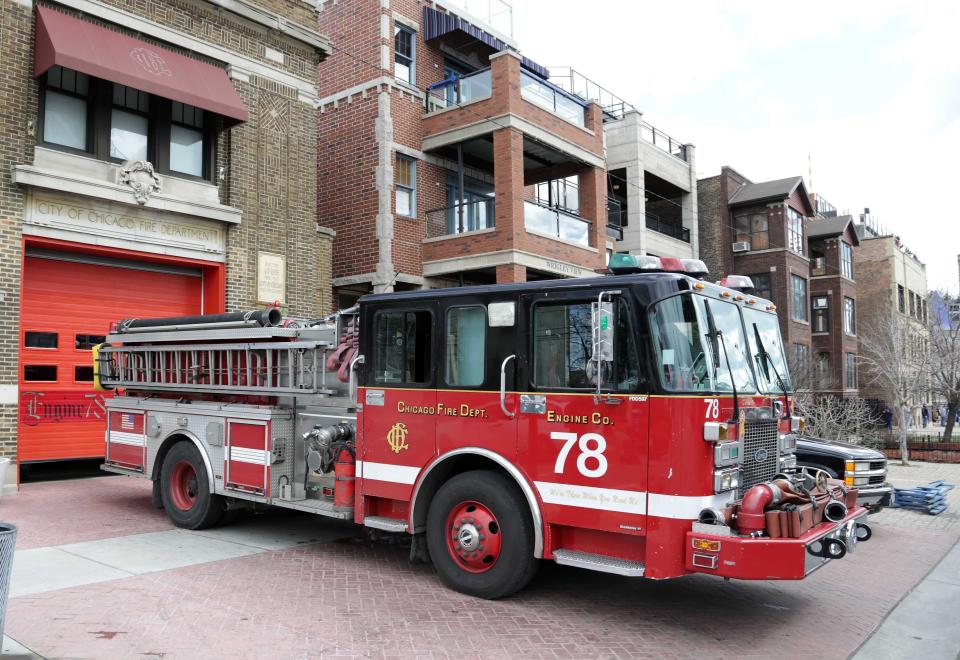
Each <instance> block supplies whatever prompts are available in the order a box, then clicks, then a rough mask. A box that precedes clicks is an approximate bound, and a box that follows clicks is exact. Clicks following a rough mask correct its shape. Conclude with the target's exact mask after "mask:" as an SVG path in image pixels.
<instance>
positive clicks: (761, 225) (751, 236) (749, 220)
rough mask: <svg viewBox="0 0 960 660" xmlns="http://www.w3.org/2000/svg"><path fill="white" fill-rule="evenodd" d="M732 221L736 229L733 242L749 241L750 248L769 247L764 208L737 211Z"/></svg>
mask: <svg viewBox="0 0 960 660" xmlns="http://www.w3.org/2000/svg"><path fill="white" fill-rule="evenodd" d="M733 223H734V229H735V230H736V231H735V236H734V241H735V242H737V243H749V244H750V249H751V250H766V249H767V248H768V247H770V233H769V231H768V224H767V212H766V210H763V211H750V212H743V213H738V214H737V215H736V216H735V217H734V219H733Z"/></svg>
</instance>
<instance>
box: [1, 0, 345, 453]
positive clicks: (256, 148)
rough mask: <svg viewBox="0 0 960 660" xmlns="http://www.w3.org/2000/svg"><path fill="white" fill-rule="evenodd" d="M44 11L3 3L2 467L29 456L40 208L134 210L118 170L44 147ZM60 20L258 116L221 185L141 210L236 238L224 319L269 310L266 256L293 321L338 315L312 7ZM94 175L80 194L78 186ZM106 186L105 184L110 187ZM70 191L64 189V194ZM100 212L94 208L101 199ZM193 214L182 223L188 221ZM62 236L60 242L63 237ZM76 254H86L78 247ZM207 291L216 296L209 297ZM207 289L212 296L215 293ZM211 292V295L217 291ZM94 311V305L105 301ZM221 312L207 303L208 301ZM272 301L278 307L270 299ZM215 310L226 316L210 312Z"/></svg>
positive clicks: (152, 6)
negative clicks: (38, 61) (152, 57)
mask: <svg viewBox="0 0 960 660" xmlns="http://www.w3.org/2000/svg"><path fill="white" fill-rule="evenodd" d="M35 6H36V5H35V4H33V3H31V2H30V1H29V0H26V1H24V0H21V1H18V2H3V3H0V52H3V61H4V67H3V72H2V73H0V118H2V119H0V122H2V126H3V128H4V139H3V141H2V144H0V169H2V170H3V171H4V172H7V173H11V172H12V173H13V176H12V177H11V176H9V175H7V176H4V177H0V256H2V260H3V263H4V266H3V268H2V269H0V296H2V300H3V301H4V303H5V305H6V308H7V313H6V314H5V315H4V317H3V319H2V320H0V393H2V397H0V400H2V408H0V455H4V456H13V455H15V454H16V448H17V422H16V419H17V400H18V395H17V392H18V378H19V375H18V357H19V350H20V345H21V332H20V319H19V316H18V310H19V309H20V295H21V284H20V282H21V272H20V268H21V263H22V254H23V245H24V244H25V242H27V243H29V242H30V241H31V240H34V238H36V237H41V238H42V237H44V236H45V233H44V232H45V231H46V230H43V229H42V228H41V229H37V228H35V227H34V228H31V232H30V234H29V236H27V235H25V229H24V222H25V214H29V213H30V209H29V208H28V206H29V204H30V203H31V199H32V196H36V195H38V194H40V192H42V193H43V194H54V193H55V194H58V195H66V196H67V198H69V199H74V198H73V197H70V196H71V195H82V197H75V199H77V200H83V201H82V202H78V203H83V204H100V203H101V201H99V200H98V199H97V198H98V196H99V195H101V194H103V195H108V196H109V199H108V201H105V202H103V203H110V204H114V205H116V204H120V205H121V206H124V205H127V206H129V208H131V209H132V210H131V211H130V212H131V213H136V212H138V211H137V209H138V204H137V202H136V201H135V200H134V199H133V198H132V196H131V197H130V198H129V199H128V200H127V199H125V198H122V197H119V196H120V195H121V191H120V190H119V189H118V188H117V187H116V186H115V184H114V183H113V182H114V181H116V173H117V167H118V166H117V165H114V164H112V163H110V162H107V161H96V160H95V159H91V158H89V157H88V156H82V155H81V156H76V155H73V154H68V153H64V152H62V151H57V150H53V149H49V148H47V147H45V146H44V145H43V144H42V143H41V138H40V136H38V134H37V133H38V131H37V124H38V121H39V112H40V98H39V97H40V93H39V90H40V83H39V82H38V80H37V79H36V78H34V76H33V64H34V26H35V21H36V18H35ZM44 6H47V7H49V8H51V9H53V10H56V11H58V12H61V13H64V14H67V15H70V16H74V17H78V18H80V19H81V20H84V21H88V22H91V23H94V24H96V25H99V26H102V27H105V28H107V29H108V30H110V31H113V32H118V33H121V34H125V35H128V36H130V37H133V38H135V39H139V40H142V41H144V42H146V43H147V44H151V45H156V46H159V47H162V48H165V49H168V50H172V51H174V52H177V53H180V54H182V55H185V56H187V57H189V58H192V59H196V60H200V61H202V62H205V63H207V64H211V65H213V66H215V67H218V68H221V69H223V70H224V71H225V72H226V73H227V74H228V75H229V78H230V80H231V82H232V84H233V86H234V88H235V89H236V90H237V92H238V93H239V96H240V98H241V99H242V101H243V103H244V104H245V105H246V108H247V110H248V112H249V119H248V121H246V122H243V123H240V124H238V125H235V126H233V127H232V128H229V129H224V128H223V127H222V125H218V127H217V137H216V149H215V151H216V157H215V160H214V174H213V176H211V177H210V180H209V182H197V181H188V180H186V179H184V180H178V179H177V178H176V177H173V176H170V175H167V176H163V177H162V178H163V179H164V187H163V194H162V195H158V196H157V198H155V199H151V200H150V202H149V203H147V204H146V205H145V206H141V207H140V208H143V209H146V210H149V211H150V212H151V213H154V214H156V216H155V217H158V218H161V220H162V218H163V217H164V213H166V212H167V211H168V210H169V209H172V208H176V209H177V210H178V213H180V216H178V217H181V216H182V217H186V218H188V219H189V218H200V219H198V220H196V222H201V223H205V224H204V225H203V226H205V227H211V228H214V229H213V231H215V232H220V233H222V235H223V236H224V241H223V243H224V245H223V248H222V250H221V251H220V252H219V253H211V254H208V255H207V256H206V258H207V259H208V260H211V261H213V262H218V261H219V262H220V263H224V264H225V268H224V269H223V273H224V275H223V279H222V281H221V282H220V283H219V284H218V285H217V284H215V285H214V288H219V291H218V292H216V294H217V295H216V296H214V298H215V299H219V300H220V303H219V305H220V306H221V308H223V307H225V308H226V309H227V310H238V309H244V308H251V307H256V306H259V304H260V303H262V302H264V301H259V300H258V295H257V275H258V268H257V263H258V258H259V255H260V253H261V252H269V253H271V254H276V255H282V256H283V257H284V258H285V260H286V279H285V282H284V283H283V290H284V296H283V297H284V300H283V302H284V304H285V312H287V313H289V314H291V315H295V316H309V317H315V316H318V315H321V314H324V313H326V312H327V311H329V310H330V309H331V305H332V301H331V284H330V273H329V258H330V253H331V245H330V243H331V239H332V233H331V232H329V231H325V230H321V229H319V228H318V227H317V223H316V218H317V211H316V204H317V194H316V189H317V177H316V164H317V156H316V145H317V125H316V121H315V109H314V106H315V101H316V100H317V98H318V96H317V86H316V80H317V70H318V65H319V64H320V62H321V61H322V59H323V58H324V57H325V56H326V55H327V54H328V53H329V46H328V44H327V42H326V39H325V38H324V37H322V36H321V35H320V34H319V33H317V31H316V27H315V9H314V7H312V6H311V5H310V4H308V3H306V2H303V1H302V0H261V1H258V2H256V3H254V2H250V1H248V0H238V1H237V2H235V3H230V5H229V8H224V7H218V6H215V5H214V4H213V3H204V2H194V1H192V0H169V1H166V2H153V1H150V0H62V1H61V2H45V3H44ZM71 177H81V178H82V179H83V181H82V184H81V183H76V182H74V183H70V184H68V183H67V182H68V180H70V179H71ZM101 181H102V183H100V182H101ZM59 182H62V186H61V185H60V183H59ZM90 200H92V201H90ZM181 212H182V213H181ZM51 236H52V234H51ZM77 241H78V242H77V245H76V249H77V251H78V252H82V251H84V250H86V249H87V247H89V245H94V244H96V245H99V246H100V248H98V249H100V250H101V251H104V250H107V249H108V248H107V247H104V246H107V245H108V246H110V248H109V249H111V250H119V249H121V246H122V248H123V250H125V251H126V252H125V254H126V258H127V259H136V258H137V254H138V253H139V252H140V251H145V252H144V253H145V254H146V253H147V252H149V253H150V254H151V255H152V256H156V255H158V254H163V255H165V258H173V256H176V255H178V254H182V253H183V251H182V250H181V251H179V252H178V250H176V249H174V248H168V247H164V246H162V245H160V246H153V247H151V246H148V245H147V244H146V243H142V242H138V241H137V240H136V239H129V240H128V241H127V243H122V242H121V241H119V239H114V238H103V239H101V237H97V236H95V235H89V236H81V237H79V238H77ZM65 249H68V250H70V249H73V248H72V247H70V246H69V245H68V246H67V247H66V248H65ZM206 286H207V285H205V287H206ZM207 291H208V289H207V288H205V293H206V292H207ZM211 291H212V290H211ZM94 302H95V301H94ZM209 302H210V300H209V299H208V303H209ZM267 302H269V301H267ZM207 311H217V310H214V309H208V310H207Z"/></svg>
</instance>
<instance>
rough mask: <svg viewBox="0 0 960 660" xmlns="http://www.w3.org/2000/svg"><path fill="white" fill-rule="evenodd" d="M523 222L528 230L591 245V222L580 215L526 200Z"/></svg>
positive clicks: (585, 245) (578, 243) (586, 245)
mask: <svg viewBox="0 0 960 660" xmlns="http://www.w3.org/2000/svg"><path fill="white" fill-rule="evenodd" d="M523 224H524V226H525V227H526V229H527V231H532V232H537V233H539V234H546V235H548V236H553V237H555V238H559V239H560V240H563V241H569V242H570V243H576V244H577V245H583V246H584V247H589V246H590V222H589V221H588V220H585V219H584V218H582V217H580V216H579V215H574V214H572V213H567V212H566V211H561V210H560V209H556V208H551V207H549V206H543V205H541V204H537V203H536V202H529V201H525V202H524V203H523Z"/></svg>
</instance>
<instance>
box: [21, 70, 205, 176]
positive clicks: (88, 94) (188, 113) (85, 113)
mask: <svg viewBox="0 0 960 660" xmlns="http://www.w3.org/2000/svg"><path fill="white" fill-rule="evenodd" d="M41 93H42V96H43V111H42V113H41V117H40V118H41V122H42V127H41V129H42V130H41V135H42V136H43V142H44V144H47V145H56V146H59V147H69V148H71V149H77V150H80V151H84V152H86V153H89V154H92V155H93V156H94V157H96V158H99V159H101V160H114V161H127V160H147V161H150V162H151V163H153V165H154V168H155V169H156V170H157V171H159V172H161V173H163V174H172V175H187V176H194V177H200V178H204V179H206V180H208V181H209V180H212V178H213V169H214V167H213V163H214V159H215V154H214V144H215V138H216V135H215V133H214V128H215V126H216V124H215V115H211V114H210V113H208V112H205V111H203V110H201V109H200V108H195V107H193V106H190V105H186V104H183V103H178V102H176V101H171V100H170V99H165V98H161V97H158V96H152V95H150V94H148V93H146V92H143V91H141V90H138V89H135V88H133V87H127V86H125V85H118V84H116V83H112V82H109V81H106V80H100V79H98V78H88V77H87V76H85V75H84V74H81V73H78V72H76V71H72V70H70V69H63V68H61V67H52V68H51V69H50V70H49V71H47V73H46V74H45V75H44V77H43V81H42V90H41Z"/></svg>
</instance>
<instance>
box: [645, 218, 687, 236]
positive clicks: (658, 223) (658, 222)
mask: <svg viewBox="0 0 960 660" xmlns="http://www.w3.org/2000/svg"><path fill="white" fill-rule="evenodd" d="M646 216H647V229H652V230H653V231H655V232H657V233H660V234H664V235H666V236H669V237H670V238H676V239H679V240H681V241H683V242H684V243H689V242H690V230H689V229H688V228H687V227H684V226H683V225H682V224H681V223H680V221H678V220H667V219H665V218H661V217H660V216H659V215H655V214H653V213H650V212H647V213H646Z"/></svg>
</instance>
